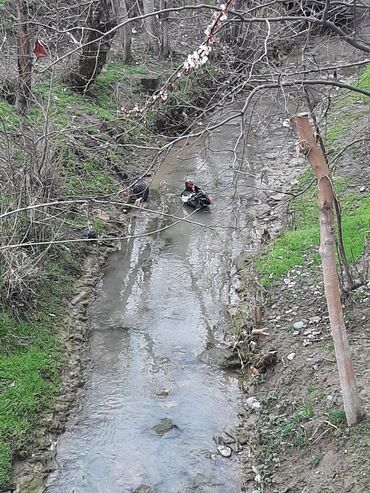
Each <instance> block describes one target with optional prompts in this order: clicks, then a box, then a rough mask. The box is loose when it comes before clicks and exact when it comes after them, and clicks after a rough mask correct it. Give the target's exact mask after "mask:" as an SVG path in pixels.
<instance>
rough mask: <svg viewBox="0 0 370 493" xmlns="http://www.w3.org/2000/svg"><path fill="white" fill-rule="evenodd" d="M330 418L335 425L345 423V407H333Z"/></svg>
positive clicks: (329, 414)
mask: <svg viewBox="0 0 370 493" xmlns="http://www.w3.org/2000/svg"><path fill="white" fill-rule="evenodd" d="M328 419H329V421H330V423H332V424H333V425H340V424H343V423H345V421H346V414H345V412H344V411H343V409H333V410H332V411H330V412H329V413H328Z"/></svg>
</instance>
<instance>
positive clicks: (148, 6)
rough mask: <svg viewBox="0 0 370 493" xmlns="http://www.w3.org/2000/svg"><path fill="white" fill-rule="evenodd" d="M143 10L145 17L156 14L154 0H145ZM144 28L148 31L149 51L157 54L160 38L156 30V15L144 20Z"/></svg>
mask: <svg viewBox="0 0 370 493" xmlns="http://www.w3.org/2000/svg"><path fill="white" fill-rule="evenodd" d="M143 10H144V15H146V14H151V13H153V12H155V4H154V0H143ZM144 27H145V30H146V36H147V38H146V39H147V47H148V50H149V51H150V52H152V53H157V51H158V36H157V29H156V19H155V16H154V15H151V16H149V17H146V18H145V19H144Z"/></svg>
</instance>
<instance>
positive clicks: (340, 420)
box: [234, 116, 370, 493]
mask: <svg viewBox="0 0 370 493" xmlns="http://www.w3.org/2000/svg"><path fill="white" fill-rule="evenodd" d="M367 118H368V117H367V116H366V117H365V119H364V121H362V123H366V121H367ZM360 126H361V125H360ZM362 128H363V127H362ZM350 139H351V136H350V135H348V136H347V140H348V142H349V141H350ZM348 162H351V166H348V165H347V163H348ZM368 165H369V155H368V154H367V153H366V148H365V149H363V150H362V152H360V154H358V153H357V155H355V153H353V154H352V155H350V156H349V157H347V158H346V159H344V160H342V162H341V163H339V164H338V167H337V171H336V174H337V175H338V174H339V175H340V176H344V177H345V178H347V179H348V180H349V182H350V183H351V185H352V189H353V190H354V191H357V192H358V193H366V191H367V188H366V186H365V187H364V186H363V184H364V183H367V182H368V179H367V177H368V169H369V167H368ZM314 253H318V247H316V248H314V249H313V250H312V251H310V252H309V253H307V255H306V258H305V262H304V264H303V265H302V266H297V267H296V268H294V269H292V270H290V271H289V272H288V274H287V275H286V276H285V277H284V279H281V280H280V281H279V282H276V283H275V284H273V285H272V286H270V287H269V288H268V289H261V286H260V285H259V283H258V278H257V280H256V276H255V274H254V273H253V270H252V269H251V265H250V264H247V266H246V267H244V268H243V269H242V272H241V274H240V278H241V284H242V286H243V285H247V286H248V290H246V289H245V288H244V289H243V288H241V289H240V290H239V291H240V293H241V297H242V299H243V301H242V303H241V306H240V312H241V313H240V312H239V314H238V316H235V317H234V323H236V326H237V325H238V323H237V321H238V320H239V328H241V330H242V332H243V333H244V335H243V336H242V337H241V338H240V340H241V341H242V343H241V347H244V349H245V347H246V346H247V347H248V350H250V351H251V354H252V355H253V354H254V353H255V354H254V356H253V357H254V359H250V360H249V363H247V366H246V368H245V373H246V375H245V379H244V381H243V383H242V385H243V387H244V389H245V392H246V398H247V397H251V396H253V397H254V398H255V399H256V400H257V402H259V404H260V408H259V409H257V410H251V409H249V408H248V406H247V405H246V406H245V409H246V410H245V413H244V414H243V416H242V426H241V428H240V437H239V439H240V441H241V442H242V443H243V444H244V449H243V452H242V464H243V469H244V478H245V484H244V490H243V491H245V492H262V491H263V492H264V493H285V492H294V493H295V492H301V493H303V492H306V493H308V492H310V493H323V492H336V491H340V492H356V493H365V492H368V491H370V475H369V472H370V459H369V455H368V446H369V436H370V422H369V418H368V416H369V411H370V404H369V403H370V389H369V385H368V382H369V375H370V374H369V359H370V324H369V322H370V282H369V281H368V273H369V250H367V251H365V253H364V255H363V257H362V258H361V260H360V261H359V262H358V264H357V266H356V269H357V277H358V278H359V279H361V281H362V284H361V286H360V287H359V288H357V289H355V290H354V291H353V292H351V293H349V294H348V293H347V295H346V296H344V297H343V307H344V313H345V322H346V327H347V332H348V339H349V344H350V347H351V352H352V357H353V362H354V370H355V374H356V378H357V384H358V388H359V393H360V397H361V400H362V403H363V411H364V420H363V422H362V423H360V424H359V425H357V426H356V427H354V428H351V429H349V428H347V426H346V422H345V416H344V412H343V403H342V397H341V391H340V386H339V378H338V372H337V368H336V360H335V353H334V346H333V343H332V337H331V333H330V324H329V317H328V311H327V306H326V300H325V296H324V288H323V280H322V273H321V270H320V267H319V266H318V265H316V263H315V262H314V260H312V254H314ZM253 281H254V283H255V290H254V291H253V290H251V284H252V282H253ZM256 293H259V297H257V299H258V300H259V303H257V305H256V301H255V300H256ZM251 306H254V307H256V309H255V310H254V312H253V320H252V317H251V314H252V310H251ZM246 312H247V313H249V320H250V322H249V324H245V320H246V318H245V317H243V316H241V315H243V313H244V314H245V313H246ZM247 319H248V317H247ZM253 327H254V330H255V329H256V328H257V329H258V330H262V331H263V332H264V333H265V335H258V336H254V337H251V334H253V331H252V330H251V329H252V328H253ZM258 330H257V331H256V330H255V332H257V333H258ZM239 337H240V336H239ZM251 341H253V342H252V344H253V346H250V344H251ZM243 344H244V346H243ZM248 344H249V346H248ZM268 352H270V353H273V354H275V355H276V358H275V359H274V360H273V361H272V362H271V361H267V364H263V365H262V366H261V367H260V368H259V367H258V366H257V365H256V364H255V361H256V354H257V355H261V354H266V353H268Z"/></svg>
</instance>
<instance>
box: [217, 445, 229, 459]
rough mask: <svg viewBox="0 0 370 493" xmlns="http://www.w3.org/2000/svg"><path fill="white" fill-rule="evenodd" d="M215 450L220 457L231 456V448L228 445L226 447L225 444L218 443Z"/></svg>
mask: <svg viewBox="0 0 370 493" xmlns="http://www.w3.org/2000/svg"><path fill="white" fill-rule="evenodd" d="M217 451H218V453H219V454H220V455H222V457H227V458H228V457H231V454H232V450H231V448H230V447H228V446H227V445H219V446H218V447H217Z"/></svg>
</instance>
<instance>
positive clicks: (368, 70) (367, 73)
mask: <svg viewBox="0 0 370 493" xmlns="http://www.w3.org/2000/svg"><path fill="white" fill-rule="evenodd" d="M353 85H354V86H355V87H358V88H359V89H365V90H366V91H370V63H369V64H368V65H367V66H366V67H365V68H364V70H363V71H362V72H361V74H360V76H359V78H358V81H356V82H355V83H354V84H353ZM350 97H351V99H353V100H355V101H362V102H363V103H370V97H369V96H365V94H359V93H355V92H351V94H350Z"/></svg>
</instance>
